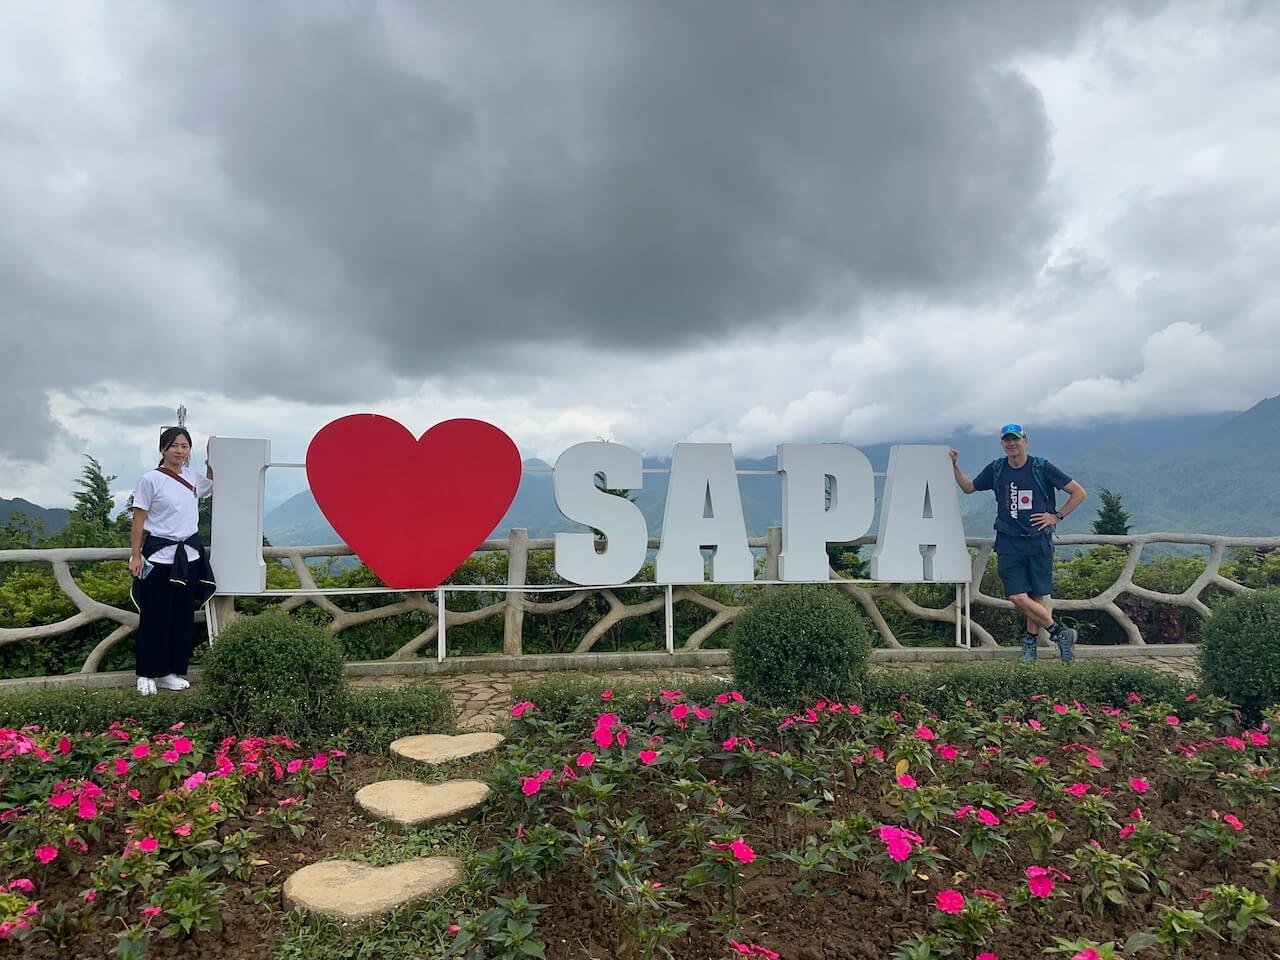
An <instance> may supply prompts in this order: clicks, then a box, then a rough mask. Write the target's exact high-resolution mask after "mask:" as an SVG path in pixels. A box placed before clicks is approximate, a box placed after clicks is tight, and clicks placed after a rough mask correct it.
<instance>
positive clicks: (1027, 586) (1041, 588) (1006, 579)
mask: <svg viewBox="0 0 1280 960" xmlns="http://www.w3.org/2000/svg"><path fill="white" fill-rule="evenodd" d="M996 572H997V573H999V574H1000V582H1001V583H1003V584H1004V595H1005V596H1006V597H1012V596H1015V595H1017V594H1019V593H1029V594H1031V596H1033V597H1047V596H1049V595H1051V594H1052V593H1053V553H1052V552H1051V551H1046V552H1044V553H1033V554H1020V553H1009V554H1004V553H1001V554H998V555H997V556H996Z"/></svg>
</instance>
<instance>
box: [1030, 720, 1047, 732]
mask: <svg viewBox="0 0 1280 960" xmlns="http://www.w3.org/2000/svg"><path fill="white" fill-rule="evenodd" d="M1027 726H1028V727H1030V728H1031V729H1032V730H1043V729H1044V724H1043V723H1041V722H1040V721H1039V720H1036V719H1034V718H1033V719H1031V720H1028V721H1027Z"/></svg>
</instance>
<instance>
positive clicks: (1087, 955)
mask: <svg viewBox="0 0 1280 960" xmlns="http://www.w3.org/2000/svg"><path fill="white" fill-rule="evenodd" d="M1129 696H1131V697H1136V696H1137V694H1136V693H1131V694H1129ZM1071 960H1102V955H1101V954H1100V953H1098V951H1097V950H1095V949H1093V947H1085V948H1084V949H1083V950H1081V951H1080V952H1079V953H1077V954H1076V955H1075V956H1074V957H1072V958H1071Z"/></svg>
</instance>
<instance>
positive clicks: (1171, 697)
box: [512, 660, 1192, 723]
mask: <svg viewBox="0 0 1280 960" xmlns="http://www.w3.org/2000/svg"><path fill="white" fill-rule="evenodd" d="M606 689H612V691H613V697H612V699H610V700H609V701H608V702H607V703H606V702H605V701H603V700H601V699H600V695H601V693H603V692H604V691H605V690H606ZM662 689H675V690H681V691H683V692H684V694H685V696H686V697H687V698H688V699H689V700H692V701H693V702H695V703H699V704H705V703H709V702H711V700H712V699H713V698H714V697H715V695H716V694H717V693H724V692H725V691H728V690H732V689H734V684H733V682H732V681H719V680H698V681H694V682H688V681H683V680H681V679H680V678H678V677H673V678H671V679H669V680H655V681H646V682H643V683H630V682H629V683H622V684H613V685H610V684H606V683H605V682H604V681H603V680H601V679H599V678H598V677H593V676H590V675H588V674H556V675H553V676H549V677H542V678H531V679H528V680H522V681H518V682H517V683H515V684H514V685H513V687H512V700H513V701H514V702H520V701H524V700H531V701H533V703H534V704H536V705H537V707H538V710H539V712H540V713H541V714H542V716H543V718H544V719H547V720H553V721H580V722H585V723H590V722H591V721H592V720H593V719H594V718H595V717H596V715H598V714H600V713H603V712H609V713H616V714H618V715H619V717H620V718H621V719H622V720H623V721H627V722H635V721H637V720H641V719H643V718H645V717H646V716H648V714H649V711H650V710H651V709H652V704H653V702H654V701H655V700H656V699H657V698H658V696H659V691H660V690H662ZM1191 689H1192V686H1191V684H1189V683H1187V682H1186V681H1184V680H1181V679H1179V678H1178V677H1176V676H1174V675H1172V674H1168V673H1162V672H1160V671H1157V670H1153V669H1150V668H1147V667H1139V666H1129V665H1127V664H1112V663H1108V662H1107V661H1105V660H1099V661H1093V662H1077V663H1075V664H1072V665H1071V666H1069V667H1064V666H1062V665H1061V664H1057V663H1046V664H1037V665H1036V666H1034V667H1027V666H1025V665H1023V664H1019V663H1006V662H1003V661H991V662H986V663H962V664H946V665H939V666H933V667H926V668H923V669H920V670H892V671H890V670H874V671H872V672H871V673H869V674H868V675H867V676H866V677H865V678H864V679H863V681H862V686H861V689H860V691H859V692H858V694H857V695H856V696H855V697H854V699H855V700H857V702H859V703H861V704H862V706H863V708H864V709H867V710H876V711H889V710H893V709H895V708H896V707H897V706H898V703H899V698H900V697H901V696H902V695H903V694H906V695H907V696H908V697H909V698H910V699H911V700H913V701H915V702H916V703H919V704H922V705H924V706H926V707H928V708H930V709H933V710H936V711H937V712H938V713H939V714H943V715H946V714H947V713H948V712H950V711H951V710H953V709H955V708H957V707H961V706H963V705H964V703H965V701H966V700H968V701H971V702H972V703H973V704H975V705H977V706H979V707H985V708H987V709H990V710H995V709H997V708H998V707H1000V706H1001V705H1003V704H1004V703H1005V702H1006V701H1008V700H1017V701H1021V702H1029V701H1030V698H1031V697H1032V696H1034V695H1035V694H1044V695H1045V696H1048V697H1051V698H1053V699H1055V700H1064V701H1069V700H1079V701H1080V702H1081V703H1085V704H1090V705H1098V704H1103V703H1111V704H1123V703H1124V702H1125V699H1126V698H1127V697H1128V696H1129V694H1131V693H1136V694H1138V695H1139V696H1140V697H1142V698H1143V700H1167V701H1169V702H1171V703H1177V702H1179V701H1181V700H1182V698H1183V697H1185V696H1186V695H1187V694H1188V693H1189V692H1190V691H1191Z"/></svg>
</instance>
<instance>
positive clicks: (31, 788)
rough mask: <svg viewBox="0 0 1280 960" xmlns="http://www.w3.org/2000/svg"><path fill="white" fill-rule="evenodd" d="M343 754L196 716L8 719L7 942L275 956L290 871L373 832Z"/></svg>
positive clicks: (0, 817)
mask: <svg viewBox="0 0 1280 960" xmlns="http://www.w3.org/2000/svg"><path fill="white" fill-rule="evenodd" d="M344 758H345V754H344V753H343V751H342V750H339V749H329V750H322V751H316V750H307V751H303V750H300V749H298V748H297V747H296V746H295V744H294V743H292V742H291V741H290V740H289V739H287V738H285V737H279V736H276V737H269V738H260V737H255V738H245V739H236V738H233V737H229V738H227V739H224V740H222V741H217V742H214V741H209V740H208V739H207V738H206V736H205V735H204V734H203V733H202V732H201V731H200V730H198V729H193V728H191V727H186V726H185V725H184V724H182V723H176V724H174V725H173V727H172V728H170V729H169V730H167V731H166V732H164V733H160V734H155V735H148V734H147V733H145V732H144V731H143V730H141V729H139V728H137V727H136V726H133V725H127V724H119V723H114V724H112V725H111V726H110V728H109V729H108V730H106V731H103V732H100V733H83V734H79V735H74V736H71V735H67V734H63V733H57V732H49V731H45V730H42V729H40V728H38V727H27V728H24V729H20V730H15V729H0V864H2V865H3V866H0V956H5V955H13V956H16V955H22V956H24V957H37V958H43V957H50V958H52V957H63V956H112V955H114V956H119V957H143V956H153V957H168V956H173V957H176V956H182V957H184V958H193V960H194V958H200V957H226V956H233V957H237V958H243V957H258V956H260V957H267V956H269V955H270V944H269V940H270V936H269V934H267V935H265V936H264V928H267V927H270V926H271V924H270V923H267V922H265V921H267V920H268V919H269V913H270V911H271V910H272V909H273V908H274V906H275V905H276V904H277V903H278V901H279V883H280V882H281V881H282V880H283V878H284V876H285V875H287V873H286V872H287V870H291V869H293V868H294V867H296V866H297V865H299V864H298V861H299V860H301V861H309V860H313V859H317V858H318V857H319V856H320V855H322V854H323V853H325V852H327V851H329V850H332V849H333V848H335V847H337V846H339V845H341V844H343V843H344V842H346V841H347V840H349V839H351V836H349V835H354V834H355V833H358V832H360V831H352V830H350V829H347V828H344V823H345V820H346V819H347V817H349V815H350V800H349V798H348V797H347V796H346V794H345V793H344V792H343V791H342V790H341V789H339V784H338V780H337V778H338V775H339V771H340V768H341V764H342V763H343V762H344ZM317 819H319V820H321V821H322V822H324V823H325V830H324V833H323V836H321V835H320V831H308V826H309V825H310V824H311V823H312V821H313V820H317ZM290 861H292V862H291V863H290ZM286 864H288V865H287V866H286ZM282 866H284V867H285V871H286V872H282V870H281V867H282Z"/></svg>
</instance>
